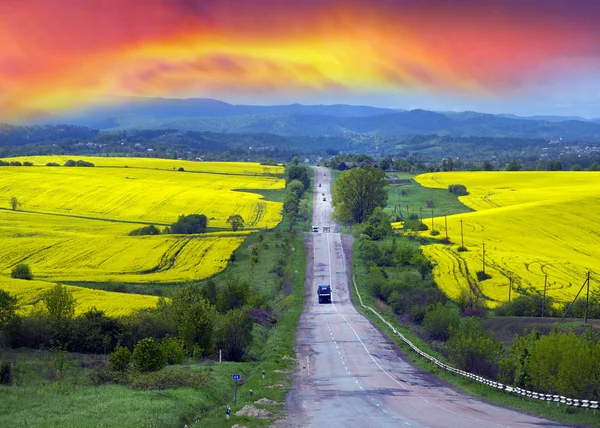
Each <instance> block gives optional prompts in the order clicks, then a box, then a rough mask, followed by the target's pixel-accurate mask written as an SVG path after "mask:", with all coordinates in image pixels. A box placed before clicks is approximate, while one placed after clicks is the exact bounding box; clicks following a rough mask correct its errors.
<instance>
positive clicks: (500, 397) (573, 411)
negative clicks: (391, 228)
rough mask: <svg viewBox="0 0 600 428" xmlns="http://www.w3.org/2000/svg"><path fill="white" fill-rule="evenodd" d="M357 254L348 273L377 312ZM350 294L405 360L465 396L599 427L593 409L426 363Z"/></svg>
mask: <svg viewBox="0 0 600 428" xmlns="http://www.w3.org/2000/svg"><path fill="white" fill-rule="evenodd" d="M357 255H358V248H357V245H354V252H353V262H352V272H353V275H354V276H355V277H356V283H357V286H358V289H359V291H360V294H361V297H362V299H363V302H364V304H365V305H367V306H370V307H372V308H373V309H375V310H377V307H376V305H375V299H374V298H373V296H371V295H370V293H369V292H368V288H367V280H368V272H367V271H366V269H365V266H364V265H363V264H362V263H361V262H360V260H359V258H358V257H357ZM350 288H351V293H352V297H353V300H354V302H355V306H356V308H357V309H358V310H359V311H361V312H362V313H363V314H364V315H365V316H366V317H367V318H369V319H370V320H371V321H372V322H373V323H374V324H375V325H376V326H377V327H378V328H379V329H380V330H381V331H383V332H384V333H385V334H386V335H387V336H389V337H390V339H391V340H392V341H393V342H394V343H395V344H396V345H397V346H398V347H399V348H400V349H401V350H402V351H403V353H404V354H405V355H406V357H407V358H408V360H410V361H411V362H412V363H413V364H414V365H416V366H417V367H419V368H421V369H423V370H425V371H426V372H428V373H431V374H433V375H435V376H437V377H438V378H440V379H442V380H444V381H446V382H448V383H450V384H452V385H453V386H456V387H458V388H459V389H461V390H462V391H464V392H465V393H467V394H470V395H472V396H474V397H477V398H481V399H484V400H486V401H489V402H492V403H494V404H498V405H500V406H504V407H509V408H513V409H517V410H521V411H524V412H526V413H530V414H533V415H538V416H540V417H543V418H547V419H553V420H556V421H561V422H566V423H569V424H583V425H586V426H595V427H596V426H600V411H598V413H599V414H596V415H594V412H593V410H585V409H578V408H575V407H568V406H565V405H560V406H559V407H556V404H555V403H550V404H547V403H546V402H543V401H540V400H534V399H528V398H521V397H518V396H515V395H513V394H510V393H508V392H505V391H499V390H496V389H493V388H490V387H487V386H485V385H483V384H480V383H478V382H474V381H472V380H470V379H468V378H463V377H461V376H458V375H455V374H452V373H449V372H446V371H445V370H443V369H441V368H440V367H438V366H436V365H435V364H433V363H432V362H430V361H429V360H427V359H425V358H423V357H421V356H420V355H418V354H417V353H416V352H414V351H413V350H412V349H411V348H410V347H409V346H408V345H407V344H406V343H404V341H403V340H402V339H400V338H399V337H398V336H396V335H394V334H393V332H392V331H391V330H390V328H389V327H388V326H387V325H385V324H384V323H383V322H381V320H380V319H379V318H378V317H376V316H375V315H373V314H372V313H371V311H368V310H365V309H364V308H363V307H362V306H361V305H360V302H359V299H358V296H357V294H356V290H355V288H354V284H353V283H351V284H350ZM377 312H379V314H380V315H381V316H382V317H383V318H384V319H385V320H386V321H388V322H390V323H391V324H392V325H393V326H394V327H395V328H396V330H398V331H399V332H400V333H402V334H403V335H404V336H405V337H406V338H407V339H408V340H410V341H411V342H412V343H413V344H414V345H416V346H417V347H418V348H419V349H421V350H422V351H423V352H426V353H428V354H429V355H432V356H434V357H435V358H437V359H438V360H440V361H442V362H444V363H446V364H449V362H448V361H447V360H446V358H445V357H444V356H443V355H441V354H440V353H438V352H436V351H435V350H433V349H432V348H431V347H430V346H429V344H428V343H427V342H426V341H424V340H423V339H421V338H420V337H418V336H417V335H416V334H415V331H414V327H413V326H411V325H406V324H404V323H402V322H401V320H400V319H399V317H398V316H397V315H395V314H394V313H393V312H391V311H381V310H377Z"/></svg>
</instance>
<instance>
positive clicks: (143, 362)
mask: <svg viewBox="0 0 600 428" xmlns="http://www.w3.org/2000/svg"><path fill="white" fill-rule="evenodd" d="M166 364H167V360H166V358H165V354H164V353H163V350H162V348H161V346H160V345H159V344H158V343H156V342H155V341H154V339H152V338H146V339H142V340H140V341H139V342H138V343H137V344H136V345H135V348H133V366H134V367H135V368H136V369H137V370H138V371H139V372H141V373H147V372H153V371H156V370H160V369H161V368H163V367H164V366H165V365H166Z"/></svg>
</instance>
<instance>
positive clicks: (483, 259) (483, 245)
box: [481, 241, 485, 276]
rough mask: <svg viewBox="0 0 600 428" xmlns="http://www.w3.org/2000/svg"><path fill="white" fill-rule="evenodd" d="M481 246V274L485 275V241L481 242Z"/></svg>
mask: <svg viewBox="0 0 600 428" xmlns="http://www.w3.org/2000/svg"><path fill="white" fill-rule="evenodd" d="M481 247H482V249H483V258H482V264H483V266H482V269H481V270H482V271H483V275H484V276H485V241H483V242H482V243H481Z"/></svg>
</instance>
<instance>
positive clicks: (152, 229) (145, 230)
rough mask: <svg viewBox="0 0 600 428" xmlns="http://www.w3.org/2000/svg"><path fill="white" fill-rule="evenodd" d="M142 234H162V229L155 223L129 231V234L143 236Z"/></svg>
mask: <svg viewBox="0 0 600 428" xmlns="http://www.w3.org/2000/svg"><path fill="white" fill-rule="evenodd" d="M142 235H160V230H158V228H157V227H156V226H154V225H153V224H151V225H150V226H144V227H140V228H139V229H134V230H132V231H131V232H129V236H142Z"/></svg>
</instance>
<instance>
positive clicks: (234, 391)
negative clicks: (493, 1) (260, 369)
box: [231, 373, 242, 406]
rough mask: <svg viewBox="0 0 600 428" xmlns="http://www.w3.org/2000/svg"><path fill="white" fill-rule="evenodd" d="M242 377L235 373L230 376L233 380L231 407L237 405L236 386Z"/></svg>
mask: <svg viewBox="0 0 600 428" xmlns="http://www.w3.org/2000/svg"><path fill="white" fill-rule="evenodd" d="M241 378H242V377H241V376H240V375H239V374H237V373H235V374H232V375H231V379H233V382H234V384H233V405H234V406H235V405H237V384H238V380H240V379H241Z"/></svg>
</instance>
